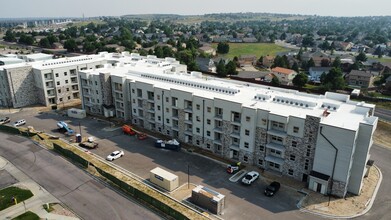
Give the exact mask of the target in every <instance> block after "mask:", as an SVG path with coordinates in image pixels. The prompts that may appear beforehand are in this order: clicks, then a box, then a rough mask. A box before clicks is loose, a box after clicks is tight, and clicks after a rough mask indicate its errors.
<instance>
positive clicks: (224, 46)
mask: <svg viewBox="0 0 391 220" xmlns="http://www.w3.org/2000/svg"><path fill="white" fill-rule="evenodd" d="M228 52H229V44H228V43H227V42H220V43H219V44H218V45H217V53H220V54H226V53H228Z"/></svg>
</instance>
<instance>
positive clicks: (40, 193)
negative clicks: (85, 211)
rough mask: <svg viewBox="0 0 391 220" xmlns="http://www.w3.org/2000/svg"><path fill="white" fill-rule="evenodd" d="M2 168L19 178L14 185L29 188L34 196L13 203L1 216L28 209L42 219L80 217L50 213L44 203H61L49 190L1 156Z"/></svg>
mask: <svg viewBox="0 0 391 220" xmlns="http://www.w3.org/2000/svg"><path fill="white" fill-rule="evenodd" d="M0 170H6V171H7V172H8V173H9V174H10V175H12V176H13V177H14V178H15V179H17V180H18V183H16V184H14V185H12V186H16V187H19V188H24V189H29V190H30V191H31V192H32V193H33V195H34V196H33V197H31V198H29V199H27V200H25V201H24V202H21V203H18V204H16V205H13V206H11V207H9V208H7V209H4V210H2V211H0V216H2V217H4V219H12V218H15V217H17V216H19V215H21V214H23V213H25V212H26V211H31V212H34V213H35V214H37V215H38V216H39V217H40V218H42V219H48V220H49V219H53V220H77V219H78V218H75V217H69V216H63V215H57V214H52V213H48V212H47V211H46V210H45V209H44V208H43V204H46V203H61V202H60V201H59V200H58V199H56V198H55V197H54V196H53V195H51V194H50V193H49V192H47V191H46V190H45V189H44V188H42V187H41V186H40V185H38V184H37V183H36V182H34V181H33V180H32V179H30V177H28V176H27V175H26V174H24V173H23V172H22V171H20V170H19V169H17V168H16V167H15V166H14V165H13V164H12V163H10V162H9V161H7V160H5V159H4V158H3V157H0Z"/></svg>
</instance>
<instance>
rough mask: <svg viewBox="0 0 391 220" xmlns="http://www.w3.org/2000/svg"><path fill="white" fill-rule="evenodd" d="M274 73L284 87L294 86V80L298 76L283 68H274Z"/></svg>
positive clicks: (292, 71)
mask: <svg viewBox="0 0 391 220" xmlns="http://www.w3.org/2000/svg"><path fill="white" fill-rule="evenodd" d="M272 73H273V75H274V76H276V77H277V78H278V80H279V81H280V83H281V84H282V85H292V80H293V78H295V76H296V75H297V72H296V71H294V70H291V69H286V68H282V67H276V68H273V69H272Z"/></svg>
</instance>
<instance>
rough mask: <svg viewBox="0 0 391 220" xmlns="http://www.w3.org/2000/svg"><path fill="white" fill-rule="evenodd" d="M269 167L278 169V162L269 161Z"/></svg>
mask: <svg viewBox="0 0 391 220" xmlns="http://www.w3.org/2000/svg"><path fill="white" fill-rule="evenodd" d="M269 167H271V168H275V169H280V164H278V163H273V162H269Z"/></svg>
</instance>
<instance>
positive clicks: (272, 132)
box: [267, 129, 288, 138]
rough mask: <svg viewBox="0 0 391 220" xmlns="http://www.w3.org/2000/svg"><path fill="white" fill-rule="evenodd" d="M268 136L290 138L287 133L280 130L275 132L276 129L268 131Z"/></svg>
mask: <svg viewBox="0 0 391 220" xmlns="http://www.w3.org/2000/svg"><path fill="white" fill-rule="evenodd" d="M267 134H271V135H274V136H279V137H282V138H286V136H288V134H287V133H286V132H283V131H278V130H274V129H271V130H268V131H267Z"/></svg>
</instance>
